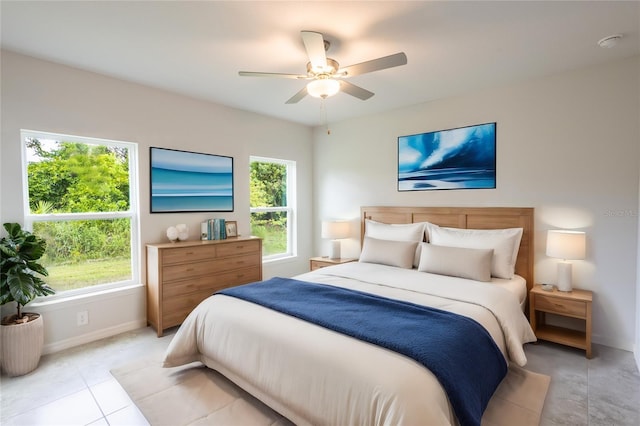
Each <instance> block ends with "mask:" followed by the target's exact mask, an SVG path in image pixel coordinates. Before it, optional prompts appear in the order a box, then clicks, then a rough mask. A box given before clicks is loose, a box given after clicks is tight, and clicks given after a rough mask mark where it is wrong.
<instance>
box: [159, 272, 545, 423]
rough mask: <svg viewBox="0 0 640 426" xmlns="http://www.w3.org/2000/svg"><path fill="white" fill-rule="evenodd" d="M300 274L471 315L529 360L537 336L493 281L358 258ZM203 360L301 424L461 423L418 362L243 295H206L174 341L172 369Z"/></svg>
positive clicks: (168, 359) (514, 354)
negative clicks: (526, 345)
mask: <svg viewBox="0 0 640 426" xmlns="http://www.w3.org/2000/svg"><path fill="white" fill-rule="evenodd" d="M296 278H297V279H300V280H304V281H311V282H318V283H324V284H331V285H335V286H340V287H345V288H351V289H355V290H360V291H366V292H369V293H373V294H378V295H381V296H385V297H391V298H396V299H400V300H406V301H411V302H413V303H417V304H422V305H426V306H433V307H436V308H439V309H443V310H447V311H451V312H455V313H458V314H461V315H465V316H468V317H471V318H473V319H475V320H476V321H477V322H479V323H480V324H482V325H483V326H484V327H485V328H486V329H487V331H488V332H489V333H490V334H491V336H492V337H493V338H494V340H495V341H496V343H497V344H498V347H500V349H501V350H502V352H503V354H506V355H505V356H506V357H507V358H508V359H511V360H512V361H514V362H515V363H517V364H518V365H520V366H522V365H524V364H525V363H526V357H525V355H524V351H523V348H522V345H523V344H524V343H526V342H531V341H534V340H535V336H534V334H533V332H532V331H531V328H530V327H529V323H528V322H527V320H526V318H525V317H524V314H523V313H522V311H521V310H520V307H519V303H518V300H517V298H516V296H514V295H513V294H512V293H510V292H509V291H506V290H504V289H502V288H499V287H497V286H492V285H491V284H488V283H481V282H475V281H470V280H465V279H457V278H452V277H446V276H441V275H433V274H427V273H423V272H417V271H415V270H404V269H398V268H394V267H389V266H383V265H376V264H368V263H358V262H354V263H348V264H343V265H337V266H332V267H328V268H322V269H319V270H316V271H314V272H310V273H307V274H303V275H300V276H298V277H296ZM375 319H376V318H375V314H372V318H371V320H372V321H375ZM470 350H473V348H470ZM193 361H201V362H203V363H204V364H206V365H207V366H209V367H210V368H213V369H216V370H218V371H220V372H221V373H222V374H224V375H226V376H227V377H228V378H229V379H231V380H232V381H234V382H235V383H236V384H238V385H239V386H240V387H242V388H244V389H245V390H247V391H248V392H250V393H251V394H253V395H254V396H256V397H257V398H258V399H260V400H262V401H263V402H264V403H266V404H267V405H269V406H270V407H271V408H273V409H274V410H276V411H278V412H279V413H281V414H282V415H284V416H285V417H287V418H289V419H290V420H291V421H293V422H294V423H297V424H314V425H322V424H326V425H415V424H430V425H444V424H455V423H456V419H455V415H454V414H453V412H452V410H451V407H450V404H449V402H448V399H447V396H446V394H445V392H444V390H443V389H442V387H441V386H440V384H439V382H438V381H437V379H436V378H435V376H433V374H432V373H431V372H430V371H429V370H428V369H426V368H424V367H423V366H422V365H420V364H418V363H417V362H416V361H414V360H412V359H409V358H407V357H405V356H403V355H399V354H397V353H395V352H392V351H389V350H387V349H382V348H379V347H377V346H374V345H371V344H369V343H364V342H362V341H359V340H356V339H353V338H350V337H346V336H344V335H342V334H339V333H337V332H334V331H331V330H327V329H324V328H322V327H319V326H316V325H313V324H310V323H307V322H305V321H302V320H298V319H296V318H293V317H289V316H287V315H284V314H281V313H279V312H275V311H272V310H270V309H267V308H264V307H262V306H259V305H255V304H253V303H249V302H245V301H242V300H240V299H236V298H233V297H228V296H223V295H216V296H212V297H210V298H208V299H207V300H205V301H203V302H202V303H201V304H200V305H199V306H198V307H197V308H196V309H195V310H194V311H193V312H192V313H191V314H190V315H189V317H188V318H187V319H186V320H185V322H184V323H183V324H182V326H181V327H180V329H179V330H178V332H177V334H176V336H175V337H174V338H173V340H172V342H171V344H170V345H169V348H168V349H167V353H166V355H165V359H164V366H165V367H173V366H178V365H182V364H186V363H189V362H193Z"/></svg>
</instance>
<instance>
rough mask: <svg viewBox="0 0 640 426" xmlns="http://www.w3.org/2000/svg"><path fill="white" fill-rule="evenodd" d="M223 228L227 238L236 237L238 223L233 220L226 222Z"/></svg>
mask: <svg viewBox="0 0 640 426" xmlns="http://www.w3.org/2000/svg"><path fill="white" fill-rule="evenodd" d="M224 226H225V230H226V231H227V238H229V237H237V236H238V222H236V221H235V220H228V221H226V223H225V225H224Z"/></svg>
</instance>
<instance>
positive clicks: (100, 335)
mask: <svg viewBox="0 0 640 426" xmlns="http://www.w3.org/2000/svg"><path fill="white" fill-rule="evenodd" d="M146 326H147V320H146V319H144V320H136V321H130V322H127V323H124V324H118V325H116V326H113V327H109V328H103V329H101V330H96V331H93V332H91V333H87V334H82V335H80V336H75V337H72V338H70V339H65V340H61V341H58V342H52V343H48V344H46V345H44V348H43V351H42V353H43V354H44V355H46V354H51V353H54V352H59V351H62V350H65V349H69V348H73V347H75V346H80V345H84V344H85V343H91V342H95V341H96V340H100V339H104V338H106V337H111V336H115V335H117V334H121V333H124V332H127V331H131V330H137V329H139V328H144V327H146Z"/></svg>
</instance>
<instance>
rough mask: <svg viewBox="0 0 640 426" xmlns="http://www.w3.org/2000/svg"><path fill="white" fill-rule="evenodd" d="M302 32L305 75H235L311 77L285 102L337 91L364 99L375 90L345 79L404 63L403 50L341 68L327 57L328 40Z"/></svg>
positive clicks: (370, 95)
mask: <svg viewBox="0 0 640 426" xmlns="http://www.w3.org/2000/svg"><path fill="white" fill-rule="evenodd" d="M301 34H302V42H303V43H304V47H305V49H306V50H307V55H308V56H309V62H308V63H307V73H306V74H284V73H270V72H251V71H240V72H238V74H239V75H241V76H243V77H277V78H292V79H298V80H311V81H310V82H309V83H308V84H307V85H306V86H305V87H303V88H302V90H300V91H299V92H298V93H296V94H295V95H293V96H292V97H291V98H290V99H289V100H288V101H287V102H286V103H287V104H295V103H297V102H299V101H300V100H302V98H304V97H305V96H306V95H311V96H314V97H316V98H322V99H326V98H328V97H329V96H333V95H335V94H336V93H338V92H339V91H340V90H342V91H343V92H345V93H347V94H349V95H351V96H355V97H356V98H358V99H362V100H363V101H365V100H367V99H369V98H370V97H372V96H373V95H374V93H373V92H370V91H368V90H366V89H363V88H362V87H359V86H356V85H355V84H352V83H349V82H347V81H345V80H344V79H345V78H348V77H353V76H355V75H361V74H365V73H369V72H373V71H379V70H383V69H387V68H393V67H397V66H400V65H405V64H406V63H407V55H405V54H404V52H400V53H396V54H393V55H389V56H384V57H381V58H377V59H372V60H370V61H366V62H361V63H359V64H354V65H349V66H348V67H344V68H340V64H339V63H338V61H336V60H335V59H332V58H328V57H327V55H326V51H327V50H329V47H330V46H331V43H330V42H329V41H327V40H325V39H324V37H323V36H322V34H321V33H318V32H315V31H301Z"/></svg>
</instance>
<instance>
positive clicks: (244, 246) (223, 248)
mask: <svg viewBox="0 0 640 426" xmlns="http://www.w3.org/2000/svg"><path fill="white" fill-rule="evenodd" d="M259 251H260V241H259V240H254V241H238V242H234V243H229V244H224V245H220V246H219V247H218V251H217V253H216V254H217V256H218V257H226V256H235V255H237V254H242V253H255V252H259ZM261 255H262V254H261Z"/></svg>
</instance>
